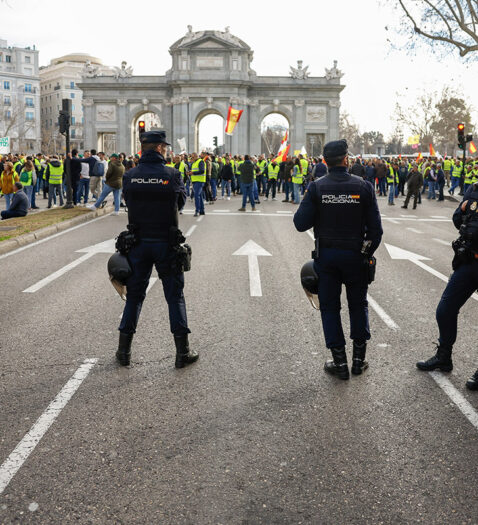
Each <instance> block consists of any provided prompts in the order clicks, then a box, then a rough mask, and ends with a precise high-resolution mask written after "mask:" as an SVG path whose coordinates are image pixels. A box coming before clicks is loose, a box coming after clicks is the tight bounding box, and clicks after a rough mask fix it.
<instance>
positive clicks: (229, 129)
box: [226, 106, 243, 135]
mask: <svg viewBox="0 0 478 525" xmlns="http://www.w3.org/2000/svg"><path fill="white" fill-rule="evenodd" d="M242 112H243V110H242V109H234V108H233V107H232V106H229V111H228V112H227V122H226V135H232V134H233V133H234V128H235V127H236V124H237V123H238V122H239V119H240V118H241V115H242Z"/></svg>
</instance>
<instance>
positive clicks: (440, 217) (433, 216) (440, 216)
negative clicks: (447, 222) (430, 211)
mask: <svg viewBox="0 0 478 525" xmlns="http://www.w3.org/2000/svg"><path fill="white" fill-rule="evenodd" d="M430 217H431V218H432V219H449V218H450V217H445V216H444V215H430Z"/></svg>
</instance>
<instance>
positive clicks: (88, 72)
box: [81, 60, 99, 78]
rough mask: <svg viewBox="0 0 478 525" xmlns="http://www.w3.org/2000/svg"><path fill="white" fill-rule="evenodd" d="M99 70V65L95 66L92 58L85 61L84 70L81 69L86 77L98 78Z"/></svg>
mask: <svg viewBox="0 0 478 525" xmlns="http://www.w3.org/2000/svg"><path fill="white" fill-rule="evenodd" d="M98 72H99V68H98V66H94V65H93V64H92V63H91V61H90V60H87V61H86V62H85V65H84V67H83V70H82V71H81V73H82V75H83V76H84V77H86V78H96V77H98V76H99V74H98Z"/></svg>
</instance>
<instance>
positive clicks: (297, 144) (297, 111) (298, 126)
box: [290, 100, 306, 153]
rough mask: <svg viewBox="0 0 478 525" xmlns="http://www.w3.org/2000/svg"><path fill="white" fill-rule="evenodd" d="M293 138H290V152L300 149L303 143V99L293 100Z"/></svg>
mask: <svg viewBox="0 0 478 525" xmlns="http://www.w3.org/2000/svg"><path fill="white" fill-rule="evenodd" d="M294 106H295V108H294V138H293V139H291V142H290V143H291V146H292V147H291V150H292V152H291V153H294V150H296V149H301V148H302V146H306V144H305V138H306V137H305V101H304V100H296V101H294Z"/></svg>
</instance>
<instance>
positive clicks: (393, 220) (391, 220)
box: [386, 219, 400, 224]
mask: <svg viewBox="0 0 478 525" xmlns="http://www.w3.org/2000/svg"><path fill="white" fill-rule="evenodd" d="M386 220H387V221H389V222H393V224H400V222H399V221H398V219H386Z"/></svg>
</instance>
